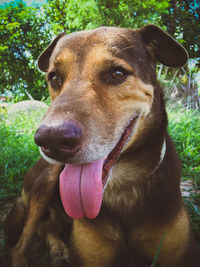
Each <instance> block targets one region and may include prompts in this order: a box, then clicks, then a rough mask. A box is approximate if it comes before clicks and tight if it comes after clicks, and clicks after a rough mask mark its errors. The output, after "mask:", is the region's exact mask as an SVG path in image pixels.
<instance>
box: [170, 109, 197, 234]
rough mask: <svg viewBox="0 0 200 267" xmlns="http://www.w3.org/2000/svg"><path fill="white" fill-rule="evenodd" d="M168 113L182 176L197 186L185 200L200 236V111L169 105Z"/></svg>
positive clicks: (194, 226)
mask: <svg viewBox="0 0 200 267" xmlns="http://www.w3.org/2000/svg"><path fill="white" fill-rule="evenodd" d="M168 115H169V133H170V135H171V137H172V139H173V141H174V143H175V146H176V151H177V152H178V155H179V157H180V159H181V163H182V177H183V179H184V180H188V179H189V180H190V181H194V185H195V188H194V189H193V190H191V189H190V197H189V198H188V197H187V198H186V197H184V201H185V204H186V206H187V208H188V211H189V213H190V216H191V219H192V225H193V228H194V230H195V232H196V234H197V236H198V238H200V236H199V231H200V193H199V192H200V154H199V151H200V131H199V125H200V112H199V111H195V110H184V109H183V108H180V107H179V108H177V106H176V108H175V109H174V107H170V106H168Z"/></svg>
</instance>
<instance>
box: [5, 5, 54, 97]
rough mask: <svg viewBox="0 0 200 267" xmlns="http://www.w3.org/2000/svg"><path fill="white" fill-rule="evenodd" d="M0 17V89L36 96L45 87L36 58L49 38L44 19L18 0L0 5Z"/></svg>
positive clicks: (42, 91) (16, 93)
mask: <svg viewBox="0 0 200 267" xmlns="http://www.w3.org/2000/svg"><path fill="white" fill-rule="evenodd" d="M0 17H1V22H0V36H1V44H0V68H1V72H0V92H2V93H4V92H5V91H7V90H9V91H11V92H12V94H13V95H18V97H19V98H23V97H24V95H27V93H29V94H31V95H32V96H33V97H34V98H35V99H40V98H41V95H45V87H46V86H45V80H44V78H42V75H41V73H40V72H39V71H38V70H37V67H36V60H37V57H38V55H39V54H40V53H41V51H42V50H43V49H44V47H46V45H47V43H49V41H50V36H49V34H48V32H47V31H46V30H45V28H46V23H45V20H44V19H43V17H42V16H41V15H40V16H39V15H38V12H37V9H36V8H32V7H26V6H25V4H24V3H23V2H22V1H18V2H15V1H14V2H12V3H11V4H9V5H7V6H6V7H5V8H1V9H0ZM26 97H27V96H26Z"/></svg>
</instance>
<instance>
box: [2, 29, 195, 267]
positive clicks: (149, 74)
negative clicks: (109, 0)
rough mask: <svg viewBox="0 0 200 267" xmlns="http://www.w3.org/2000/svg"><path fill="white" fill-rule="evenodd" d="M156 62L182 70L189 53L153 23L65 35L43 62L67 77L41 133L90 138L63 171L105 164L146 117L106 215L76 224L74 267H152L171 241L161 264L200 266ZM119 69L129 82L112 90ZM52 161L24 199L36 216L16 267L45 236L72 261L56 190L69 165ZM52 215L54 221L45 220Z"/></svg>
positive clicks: (118, 173) (15, 255)
mask: <svg viewBox="0 0 200 267" xmlns="http://www.w3.org/2000/svg"><path fill="white" fill-rule="evenodd" d="M156 61H159V62H161V63H163V64H165V65H167V66H171V67H180V66H182V65H184V64H185V63H186V61H187V53H186V51H185V50H184V48H183V47H181V46H180V45H179V44H178V43H176V42H175V41H174V40H173V39H172V38H171V37H170V36H169V35H167V34H166V33H164V32H163V31H162V30H161V29H160V28H158V27H156V26H154V25H149V26H146V27H144V28H141V29H139V30H135V31H133V30H130V29H119V28H109V27H108V28H106V27H103V28H99V29H96V30H93V31H85V32H84V31H83V32H79V33H75V34H71V35H69V36H66V35H64V34H61V35H59V36H58V37H56V39H55V40H54V41H53V42H52V43H51V44H50V46H49V47H48V48H47V49H46V50H45V51H44V52H43V53H42V54H41V56H40V58H39V63H38V65H39V68H40V69H41V70H42V71H45V72H47V73H51V72H52V71H53V72H55V71H56V73H59V77H60V81H59V86H58V84H57V85H56V86H55V85H52V84H51V83H50V82H49V90H50V95H51V98H52V101H53V102H52V104H51V106H50V108H49V110H48V111H47V113H46V115H45V117H44V118H43V121H42V125H48V126H53V127H57V125H59V124H60V123H61V122H63V121H64V120H70V121H74V122H76V123H77V124H78V125H81V126H80V127H81V129H82V131H83V134H84V140H83V143H82V144H81V148H80V149H79V151H78V152H77V153H76V154H75V155H73V156H72V157H70V158H68V159H67V162H63V164H64V163H68V164H73V163H75V164H79V163H85V162H91V161H95V160H97V159H99V158H101V157H104V156H105V155H106V154H108V153H109V152H110V151H111V150H112V149H113V147H114V146H115V145H116V143H117V141H118V140H119V138H120V136H121V135H122V133H123V131H124V129H125V128H126V126H127V124H128V122H129V120H130V119H131V116H132V115H133V114H139V115H140V116H139V119H138V120H137V122H136V125H135V127H134V130H133V134H132V135H131V136H130V138H129V139H128V142H127V144H126V145H125V147H124V148H123V150H122V153H121V155H120V157H119V159H118V160H117V162H116V163H115V164H114V166H113V169H112V175H111V177H110V179H109V182H108V184H107V187H106V189H105V191H104V197H103V203H102V206H101V210H100V213H99V214H98V216H97V217H96V218H95V219H86V218H83V219H74V220H73V227H72V232H71V241H70V264H71V265H70V266H73V267H81V266H84V267H92V266H95V267H101V266H102V267H110V266H115V267H116V266H128V265H129V264H130V263H132V264H133V266H150V265H151V263H152V262H153V258H154V256H155V254H156V251H157V248H158V246H159V244H160V241H161V239H162V237H163V235H164V234H165V233H166V236H165V239H164V243H163V246H162V249H161V252H160V255H159V258H158V263H157V266H163V267H168V266H169V267H187V266H188V267H197V266H198V265H199V261H198V259H197V255H196V252H195V245H194V241H193V235H192V233H191V226H190V222H189V218H188V215H187V212H186V210H185V206H184V203H183V200H182V198H181V193H180V177H181V167H180V162H179V159H178V157H177V155H176V152H175V149H174V145H173V143H172V141H171V139H170V137H169V135H168V134H167V130H166V128H167V116H166V111H165V107H164V102H163V95H162V90H161V88H160V86H159V84H158V82H157V80H156ZM116 66H121V67H123V68H124V69H126V70H127V71H128V72H129V74H128V75H127V77H125V79H123V80H117V81H116V80H114V81H112V83H110V82H109V80H108V76H107V74H108V73H110V72H111V69H112V68H114V67H116ZM47 79H48V74H47ZM165 144H166V151H165V149H164V148H165ZM162 152H164V153H163V157H162ZM55 159H56V160H57V161H61V160H59V159H57V158H55ZM50 160H51V159H50ZM51 161H52V160H51ZM53 163H54V164H49V163H46V162H45V161H44V160H42V159H41V160H40V161H39V162H38V163H36V165H35V166H34V167H33V168H32V169H31V171H30V172H29V173H28V174H27V176H26V178H25V181H24V189H23V194H22V200H23V203H24V205H25V206H26V208H25V210H27V213H28V214H27V215H26V221H25V223H24V226H23V232H22V234H21V232H20V233H19V234H18V236H20V238H19V240H17V239H18V238H17V237H16V240H15V242H13V243H16V242H17V244H16V245H15V246H14V248H13V249H12V251H11V258H12V267H24V266H26V263H27V255H28V250H29V247H30V246H31V240H32V238H33V236H34V234H35V233H36V232H37V228H39V230H38V234H39V236H44V238H46V239H47V241H46V242H47V243H48V244H49V245H50V251H58V250H59V249H58V247H61V251H62V253H63V255H64V257H67V255H68V250H67V247H66V246H65V245H64V243H63V242H62V241H61V240H60V238H59V237H60V234H61V232H62V230H63V228H64V226H65V225H67V224H68V223H69V219H68V217H67V216H66V215H64V213H63V215H61V214H62V210H60V208H58V207H59V206H60V204H59V199H57V196H58V194H57V193H56V192H55V190H56V189H55V188H56V184H57V181H58V176H59V173H60V171H61V169H62V168H63V167H62V166H61V165H56V164H57V162H56V161H55V160H53ZM47 211H48V212H47ZM44 214H47V215H46V216H47V218H48V220H46V221H45V222H44V221H43V222H42V218H43V216H44ZM63 216H64V218H63ZM13 217H14V214H13V213H12V216H11V215H10V219H8V220H7V225H9V226H7V233H8V235H9V231H10V229H11V225H12V224H13V221H14V219H13ZM21 217H23V218H24V216H21ZM22 221H23V220H22ZM21 224H22V223H21ZM19 225H20V224H19ZM47 225H48V226H49V225H51V227H46V226H47ZM55 225H60V226H59V229H60V231H55V229H56V227H55ZM20 227H21V226H20ZM20 227H19V229H20ZM21 228H22V227H21ZM44 229H45V231H44ZM57 229H58V228H57ZM11 243H12V242H11ZM57 244H60V245H57ZM54 247H56V249H53V248H54ZM53 254H54V252H52V255H53Z"/></svg>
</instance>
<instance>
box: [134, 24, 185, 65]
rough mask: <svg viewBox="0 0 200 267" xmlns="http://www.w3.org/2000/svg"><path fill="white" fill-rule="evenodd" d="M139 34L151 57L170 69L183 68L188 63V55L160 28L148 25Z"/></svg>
mask: <svg viewBox="0 0 200 267" xmlns="http://www.w3.org/2000/svg"><path fill="white" fill-rule="evenodd" d="M139 32H140V34H141V36H142V39H143V41H144V43H145V45H146V47H147V50H148V51H149V53H150V54H151V56H152V57H153V58H154V59H155V60H156V61H159V62H160V63H162V64H164V65H165V66H168V67H174V68H178V67H182V66H184V65H185V64H186V63H187V60H188V53H187V51H186V50H185V48H184V47H183V46H182V45H180V44H179V43H178V42H177V41H175V40H174V39H173V38H172V37H171V36H170V35H169V34H167V33H166V32H164V31H163V30H162V29H161V28H160V27H158V26H155V25H147V26H145V27H143V28H141V29H139Z"/></svg>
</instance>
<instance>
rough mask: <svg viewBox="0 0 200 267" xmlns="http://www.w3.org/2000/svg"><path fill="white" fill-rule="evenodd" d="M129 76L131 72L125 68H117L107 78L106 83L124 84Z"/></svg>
mask: <svg viewBox="0 0 200 267" xmlns="http://www.w3.org/2000/svg"><path fill="white" fill-rule="evenodd" d="M129 74H130V72H129V71H127V70H125V69H124V68H122V67H116V68H114V69H112V70H111V71H110V72H109V74H108V75H107V77H106V82H107V83H108V84H119V83H121V82H123V81H124V80H125V79H126V77H127V76H128V75H129Z"/></svg>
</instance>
